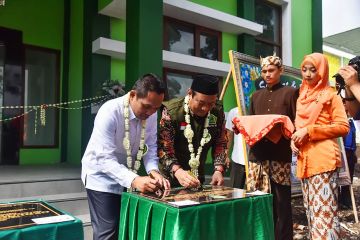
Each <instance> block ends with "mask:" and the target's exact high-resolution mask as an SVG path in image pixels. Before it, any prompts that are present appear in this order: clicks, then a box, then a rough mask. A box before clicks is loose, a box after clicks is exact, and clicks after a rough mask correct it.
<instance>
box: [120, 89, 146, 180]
mask: <svg viewBox="0 0 360 240" xmlns="http://www.w3.org/2000/svg"><path fill="white" fill-rule="evenodd" d="M129 99H130V94H127V95H125V99H124V119H125V137H124V140H123V146H124V149H125V150H126V154H127V158H126V163H127V167H128V168H129V169H131V170H132V171H133V172H134V173H137V171H138V170H139V168H140V161H141V158H142V157H143V156H144V148H145V127H146V120H142V121H141V138H140V146H139V151H138V152H137V154H136V160H135V163H134V169H132V157H131V144H130V125H129V122H130V121H129V115H130V111H129Z"/></svg>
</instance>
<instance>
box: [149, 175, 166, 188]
mask: <svg viewBox="0 0 360 240" xmlns="http://www.w3.org/2000/svg"><path fill="white" fill-rule="evenodd" d="M149 175H151V176H152V178H153V179H155V180H156V181H157V183H158V186H159V187H160V188H162V189H164V190H168V189H170V182H169V181H168V180H167V179H166V178H164V177H163V176H162V175H161V174H160V173H159V172H158V171H155V170H151V171H150V173H149Z"/></svg>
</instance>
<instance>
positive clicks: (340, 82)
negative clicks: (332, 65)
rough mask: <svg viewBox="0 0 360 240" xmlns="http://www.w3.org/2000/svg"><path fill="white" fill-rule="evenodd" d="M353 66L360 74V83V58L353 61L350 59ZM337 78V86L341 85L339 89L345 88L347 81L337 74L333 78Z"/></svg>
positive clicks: (357, 57)
mask: <svg viewBox="0 0 360 240" xmlns="http://www.w3.org/2000/svg"><path fill="white" fill-rule="evenodd" d="M348 65H350V66H352V67H353V68H354V69H355V70H356V71H357V73H358V81H360V71H359V70H360V56H356V57H354V58H352V59H350V61H349V64H348ZM333 77H334V78H335V81H336V84H337V85H339V89H344V88H345V80H344V78H343V77H342V76H341V75H340V74H338V73H337V74H335V75H334V76H333Z"/></svg>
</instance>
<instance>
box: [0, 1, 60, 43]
mask: <svg viewBox="0 0 360 240" xmlns="http://www.w3.org/2000/svg"><path fill="white" fill-rule="evenodd" d="M63 12H64V3H63V1H62V0H52V1H42V0H31V1H26V0H10V1H9V0H8V1H6V5H5V6H4V7H0V26H2V27H7V28H11V29H16V30H20V31H22V32H23V41H24V43H26V44H31V45H36V46H41V47H47V48H53V49H59V50H62V40H63V38H62V37H63V22H64V18H63Z"/></svg>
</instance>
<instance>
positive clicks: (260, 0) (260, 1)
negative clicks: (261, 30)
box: [255, 0, 283, 57]
mask: <svg viewBox="0 0 360 240" xmlns="http://www.w3.org/2000/svg"><path fill="white" fill-rule="evenodd" d="M255 4H262V5H267V6H269V7H271V8H274V9H276V12H277V15H278V18H279V25H278V27H279V31H278V32H279V35H278V38H279V42H275V41H271V40H268V39H266V38H263V37H260V36H259V35H257V36H255V42H260V43H263V44H267V45H271V46H273V48H275V47H278V48H279V57H282V48H283V47H282V45H283V44H282V20H283V19H282V7H281V6H279V5H277V4H275V3H271V2H269V1H263V0H256V1H255ZM255 14H256V13H255ZM255 21H256V20H255ZM263 57H264V56H263Z"/></svg>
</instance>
